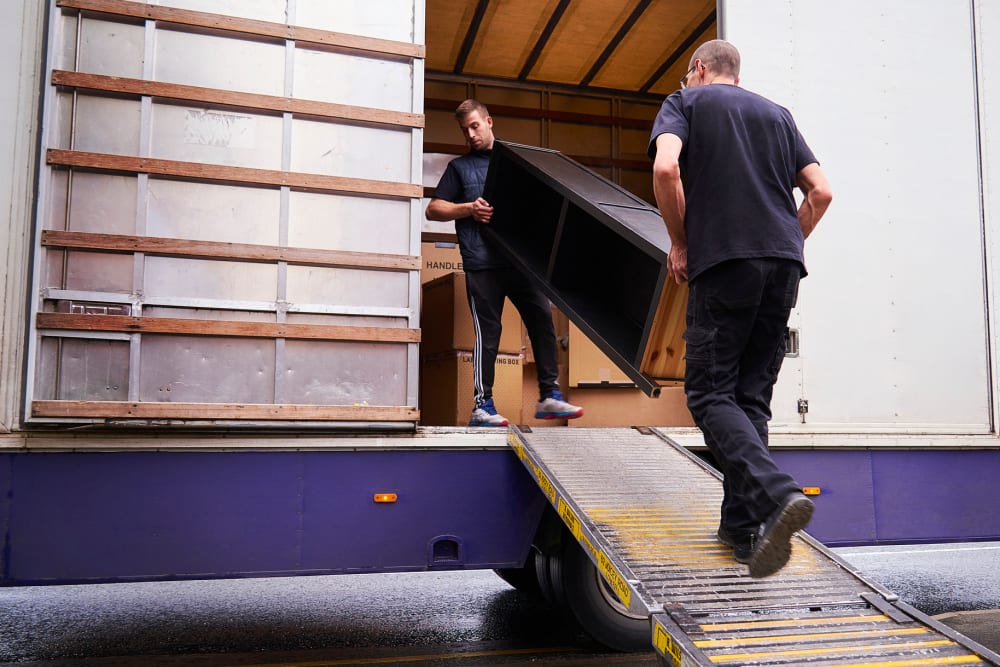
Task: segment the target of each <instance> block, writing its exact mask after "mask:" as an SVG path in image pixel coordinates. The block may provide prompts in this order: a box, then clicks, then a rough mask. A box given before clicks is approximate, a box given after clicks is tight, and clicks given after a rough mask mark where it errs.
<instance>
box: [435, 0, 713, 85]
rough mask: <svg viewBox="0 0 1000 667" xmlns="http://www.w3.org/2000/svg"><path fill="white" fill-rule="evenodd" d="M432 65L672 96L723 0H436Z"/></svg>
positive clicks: (452, 71) (470, 73)
mask: <svg viewBox="0 0 1000 667" xmlns="http://www.w3.org/2000/svg"><path fill="white" fill-rule="evenodd" d="M426 26H427V27H426V30H427V35H426V37H427V62H426V65H427V71H428V72H429V73H441V74H449V75H458V76H461V77H466V78H476V77H489V78H498V79H505V80H513V81H522V82H527V83H534V84H558V85H560V86H572V87H574V88H583V89H586V88H594V89H602V90H603V91H619V92H625V93H631V94H637V95H643V96H644V95H650V96H657V97H662V96H664V95H666V94H668V93H670V92H672V91H674V90H676V89H677V87H678V83H677V82H678V80H679V79H680V78H681V76H682V75H683V74H684V72H685V70H687V68H688V61H689V60H690V58H691V54H692V52H693V51H694V49H695V48H696V47H697V46H698V45H699V44H701V43H702V42H704V41H706V40H708V39H714V38H715V37H716V35H717V24H716V3H715V1H714V0H624V1H621V0H619V1H615V0H611V1H609V0H427V22H426Z"/></svg>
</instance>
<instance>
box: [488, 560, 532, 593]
mask: <svg viewBox="0 0 1000 667" xmlns="http://www.w3.org/2000/svg"><path fill="white" fill-rule="evenodd" d="M537 556H538V554H537V553H535V550H534V549H530V550H529V551H528V558H527V559H526V560H525V561H524V565H523V566H521V567H504V568H499V569H496V570H493V571H494V572H496V573H497V576H498V577H500V578H501V579H503V580H504V581H506V582H507V583H508V584H510V585H511V586H513V587H514V588H515V590H517V591H518V592H520V593H524V594H525V595H529V596H531V597H533V598H540V597H542V589H541V586H540V585H539V583H538V573H537V572H536V571H535V558H536V557H537Z"/></svg>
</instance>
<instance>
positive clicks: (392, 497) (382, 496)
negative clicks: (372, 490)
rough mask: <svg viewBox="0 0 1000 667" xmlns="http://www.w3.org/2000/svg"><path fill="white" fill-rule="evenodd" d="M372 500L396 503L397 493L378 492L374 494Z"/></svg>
mask: <svg viewBox="0 0 1000 667" xmlns="http://www.w3.org/2000/svg"><path fill="white" fill-rule="evenodd" d="M372 500H374V501H375V502H377V503H394V502H396V494H395V493H376V494H375V495H374V496H372Z"/></svg>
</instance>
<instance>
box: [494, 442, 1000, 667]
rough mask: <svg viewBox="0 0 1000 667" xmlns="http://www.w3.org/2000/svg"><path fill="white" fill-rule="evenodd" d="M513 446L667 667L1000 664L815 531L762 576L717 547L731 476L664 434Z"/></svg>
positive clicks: (993, 655)
mask: <svg viewBox="0 0 1000 667" xmlns="http://www.w3.org/2000/svg"><path fill="white" fill-rule="evenodd" d="M508 442H509V444H510V445H511V447H512V448H513V449H514V450H515V452H516V453H517V455H518V457H519V458H520V459H521V461H522V462H523V463H524V465H525V466H526V467H527V468H528V470H529V472H530V473H531V475H532V476H533V477H534V479H535V480H536V482H537V483H538V485H539V487H540V488H541V489H542V492H543V493H544V494H545V495H546V496H547V497H548V499H549V502H550V503H552V505H553V507H554V508H555V509H556V510H557V511H558V513H559V515H560V517H561V518H562V520H563V521H564V522H565V524H566V526H567V527H568V528H569V530H570V532H571V533H572V534H573V536H574V537H575V538H576V540H577V541H578V542H579V543H580V544H581V545H582V546H583V548H584V551H585V552H586V553H587V554H588V555H589V556H590V558H591V560H592V561H593V562H594V563H595V565H596V566H597V569H598V571H600V573H601V575H602V576H603V577H604V580H605V582H606V583H607V585H608V586H610V587H611V588H612V589H613V590H614V591H615V593H616V594H617V596H618V598H619V599H620V600H621V601H622V602H623V603H624V604H625V605H626V606H627V607H628V608H629V612H630V613H633V614H641V615H649V617H650V621H651V624H650V628H651V635H650V636H651V641H652V644H653V646H654V647H655V649H656V651H657V653H658V654H659V656H660V658H661V659H662V661H663V662H664V663H666V664H669V665H675V666H678V667H687V666H689V665H810V666H813V665H817V666H827V665H831V666H832V665H837V666H840V667H846V666H858V667H860V666H862V665H865V666H869V665H870V666H882V667H895V666H900V667H910V666H913V665H967V664H981V665H1000V655H997V654H996V653H994V652H992V651H990V650H989V649H987V648H985V647H983V646H981V645H979V644H977V643H975V642H973V641H972V640H970V639H968V638H967V637H964V636H962V635H960V634H958V633H956V632H954V631H953V630H951V629H949V628H948V627H946V626H945V625H943V624H941V623H939V622H937V621H935V620H934V619H932V618H930V617H929V616H926V615H925V614H923V613H921V612H919V611H917V610H916V609H914V608H913V607H911V606H909V605H907V604H906V603H904V602H902V601H900V600H898V598H897V597H896V596H895V595H893V594H892V593H890V592H889V591H887V590H885V589H884V588H882V587H880V586H879V585H877V584H875V583H872V582H869V581H866V580H865V579H864V578H862V577H861V576H860V575H859V574H858V573H856V572H854V571H852V570H851V568H850V566H849V565H848V564H847V563H846V562H844V561H843V560H841V559H839V558H838V557H837V556H836V555H834V554H833V553H832V552H830V551H829V550H828V549H826V548H825V547H824V546H823V545H822V544H820V543H819V542H818V541H816V540H815V539H813V538H811V537H809V536H808V535H806V534H802V533H800V534H798V535H797V536H796V537H795V538H794V539H793V541H792V557H791V560H790V561H789V563H788V565H787V566H786V567H785V568H784V569H783V570H781V571H780V572H779V573H777V574H775V575H773V576H771V577H767V578H764V579H753V578H751V577H750V576H749V574H748V573H747V567H746V565H741V564H739V563H737V562H735V561H734V560H733V558H732V551H731V550H730V549H728V548H726V547H724V546H723V545H722V544H720V543H719V542H718V540H717V539H716V537H715V532H716V528H717V527H718V523H719V506H720V503H721V502H722V483H721V479H720V478H719V476H718V474H717V473H716V472H715V471H714V470H713V469H712V468H710V467H709V466H707V465H706V464H705V463H703V462H702V461H701V460H700V459H698V458H697V457H696V456H694V455H693V454H691V453H690V452H688V451H687V450H686V449H684V448H683V447H681V446H680V445H679V444H677V443H676V442H674V441H672V440H671V439H670V437H669V435H668V434H667V433H665V432H664V431H661V430H659V429H641V430H637V429H629V428H540V429H535V430H533V431H530V430H529V429H525V431H522V430H521V429H518V428H517V427H513V426H512V427H511V428H510V430H509V433H508ZM820 511H821V510H820Z"/></svg>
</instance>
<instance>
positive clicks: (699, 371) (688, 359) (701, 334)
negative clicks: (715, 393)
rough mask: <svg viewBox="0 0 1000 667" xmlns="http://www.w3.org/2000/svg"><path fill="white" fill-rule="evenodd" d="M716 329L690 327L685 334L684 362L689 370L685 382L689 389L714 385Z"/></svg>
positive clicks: (685, 375) (686, 372)
mask: <svg viewBox="0 0 1000 667" xmlns="http://www.w3.org/2000/svg"><path fill="white" fill-rule="evenodd" d="M716 333H718V329H716V328H707V327H696V326H695V327H688V328H687V331H685V332H684V341H685V343H686V352H685V354H684V361H685V363H686V365H687V370H686V371H685V374H684V382H685V384H686V385H687V387H688V388H689V389H690V388H695V387H704V388H710V387H712V386H713V384H714V380H713V377H714V374H715V335H716Z"/></svg>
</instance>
